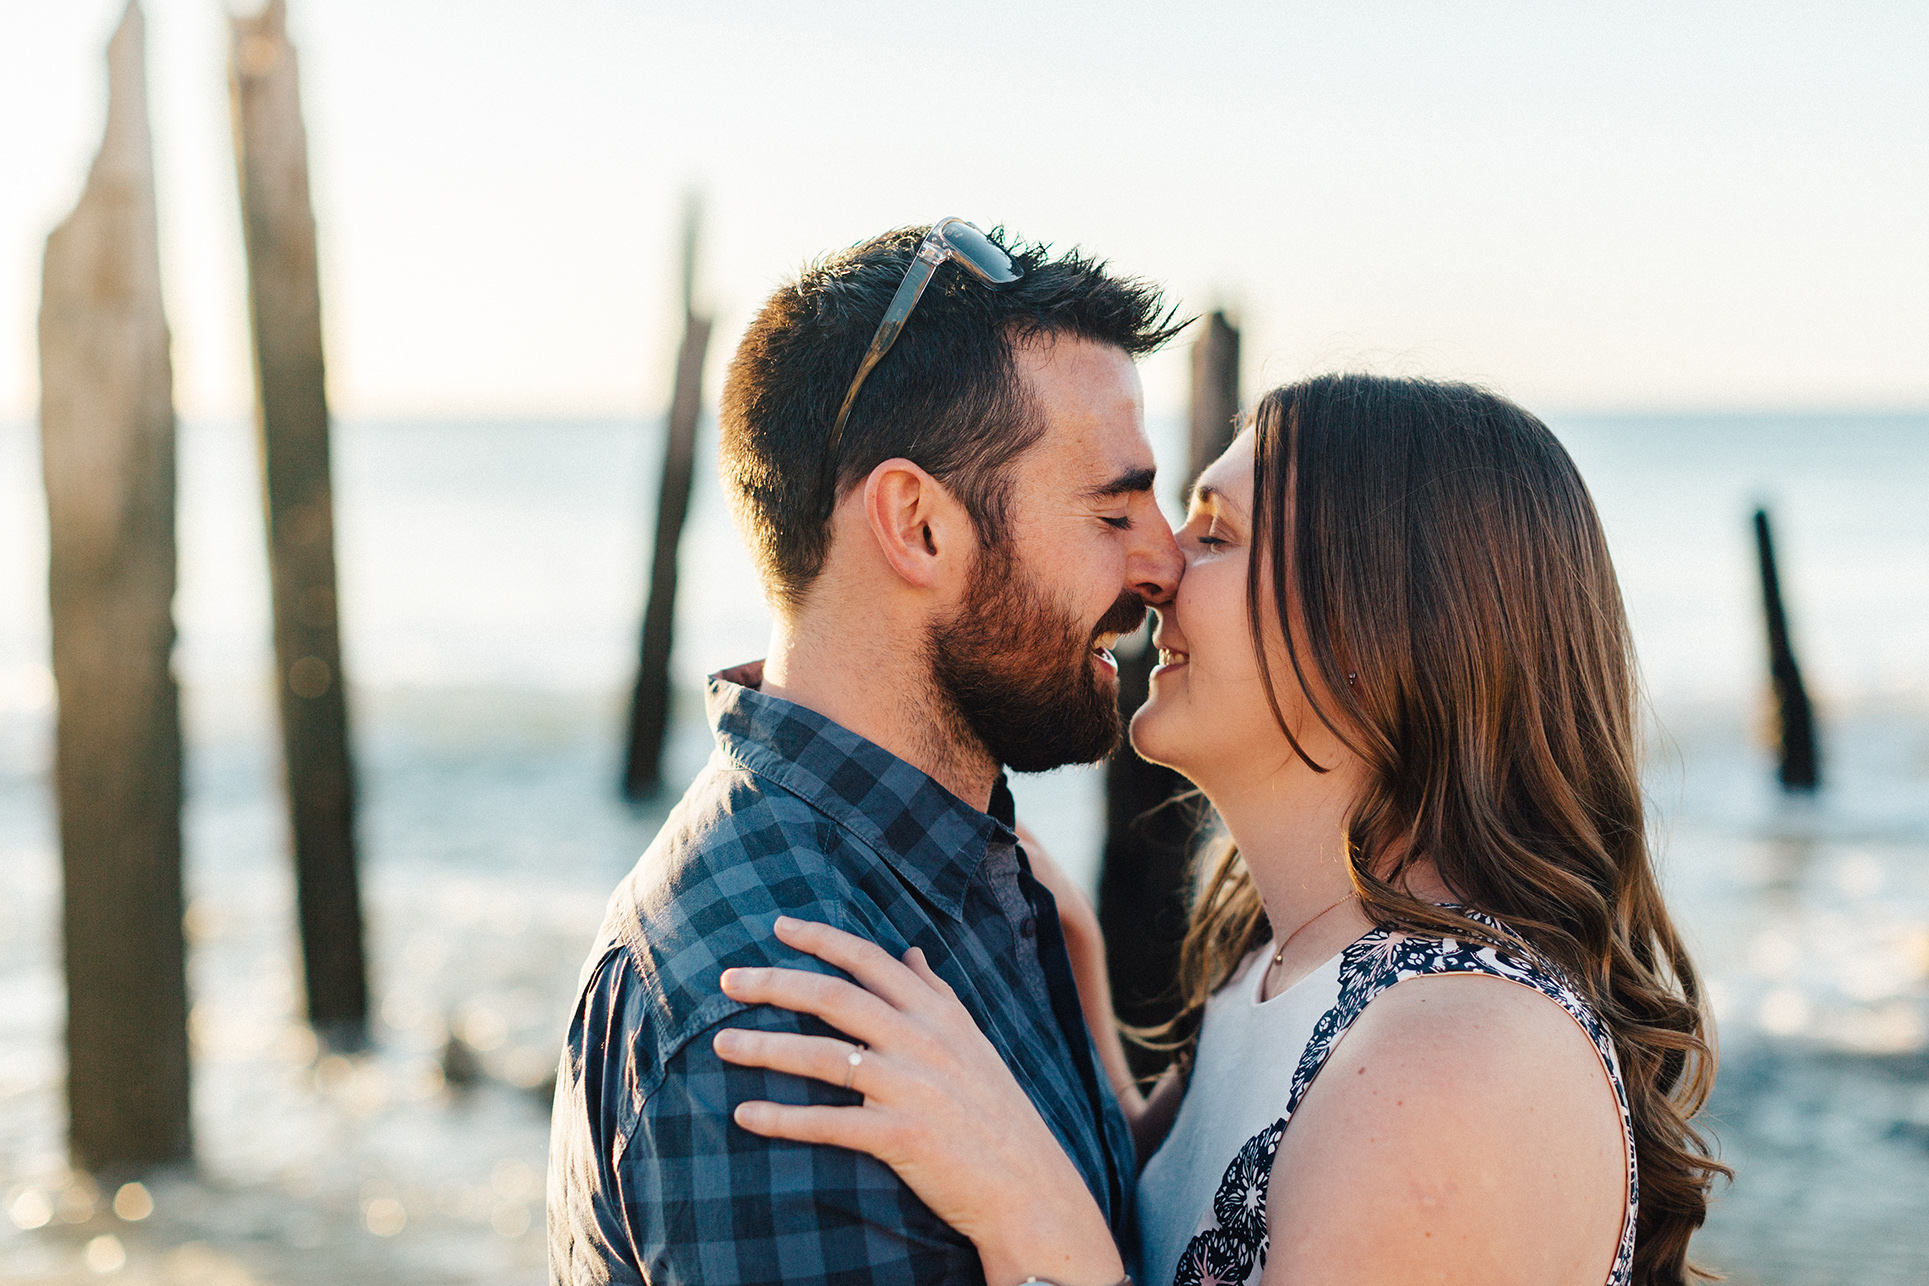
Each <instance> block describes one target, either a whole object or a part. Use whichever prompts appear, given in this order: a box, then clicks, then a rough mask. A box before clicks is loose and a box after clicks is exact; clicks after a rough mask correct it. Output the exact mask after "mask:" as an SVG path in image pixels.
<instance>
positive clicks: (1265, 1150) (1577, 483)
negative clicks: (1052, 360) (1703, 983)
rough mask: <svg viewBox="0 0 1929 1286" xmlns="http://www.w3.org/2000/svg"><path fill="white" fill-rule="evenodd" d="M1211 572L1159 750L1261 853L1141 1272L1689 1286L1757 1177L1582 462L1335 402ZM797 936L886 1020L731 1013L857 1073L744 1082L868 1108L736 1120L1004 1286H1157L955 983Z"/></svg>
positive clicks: (1252, 475)
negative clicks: (852, 1184)
mask: <svg viewBox="0 0 1929 1286" xmlns="http://www.w3.org/2000/svg"><path fill="white" fill-rule="evenodd" d="M1179 541H1180V544H1181V547H1182V548H1183V549H1184V551H1185V553H1186V557H1187V569H1186V574H1185V577H1184V579H1183V581H1182V583H1181V585H1180V587H1179V590H1178V594H1177V598H1176V600H1175V601H1174V602H1173V604H1172V605H1171V606H1170V608H1169V610H1167V611H1165V612H1164V613H1163V614H1162V619H1161V621H1160V624H1159V629H1158V632H1157V634H1156V635H1155V639H1154V641H1155V643H1156V644H1157V646H1158V648H1159V649H1160V660H1161V662H1162V663H1161V665H1160V666H1159V668H1158V669H1157V670H1155V671H1154V672H1153V678H1152V695H1151V699H1150V700H1149V701H1148V702H1147V704H1146V705H1145V706H1144V708H1143V709H1141V710H1140V711H1139V713H1138V715H1137V717H1136V718H1135V719H1134V720H1133V723H1132V741H1133V745H1134V746H1135V747H1136V748H1137V749H1138V750H1139V752H1140V753H1141V754H1142V755H1144V756H1145V757H1146V758H1147V759H1150V760H1153V761H1156V762H1160V763H1165V764H1169V765H1171V766H1172V767H1174V768H1176V769H1178V770H1179V771H1180V772H1182V773H1184V774H1185V775H1186V776H1187V777H1189V778H1190V779H1191V780H1192V781H1193V782H1194V783H1195V784H1197V786H1198V787H1199V789H1200V790H1201V792H1202V793H1203V794H1204V795H1205V796H1206V798H1207V799H1209V800H1210V801H1211V803H1212V804H1213V806H1214V808H1215V810H1216V811H1217V813H1218V816H1219V818H1220V820H1221V821H1222V823H1223V825H1224V828H1225V832H1226V835H1227V837H1228V842H1227V844H1226V845H1225V847H1224V851H1223V852H1222V853H1221V854H1220V855H1219V856H1218V858H1217V860H1216V861H1215V862H1214V863H1213V864H1212V865H1211V867H1210V869H1209V872H1208V874H1207V876H1206V878H1205V879H1204V881H1203V884H1202V889H1203V891H1202V893H1201V896H1200V898H1199V901H1198V905H1197V907H1196V909H1195V912H1194V917H1193V923H1192V926H1191V929H1190V932H1189V935H1188V938H1187V942H1186V948H1185V958H1184V965H1183V976H1182V979H1181V985H1182V988H1183V989H1184V992H1185V995H1186V1007H1185V1010H1184V1012H1183V1013H1182V1014H1181V1015H1180V1017H1179V1019H1178V1020H1177V1021H1176V1022H1175V1023H1174V1024H1173V1027H1172V1029H1171V1031H1170V1033H1169V1034H1170V1036H1171V1037H1172V1038H1173V1039H1174V1040H1175V1041H1176V1048H1177V1052H1178V1055H1179V1057H1178V1061H1177V1063H1176V1065H1175V1069H1174V1071H1173V1072H1170V1073H1168V1074H1167V1076H1166V1077H1165V1078H1163V1079H1162V1080H1161V1081H1160V1082H1159V1083H1158V1085H1157V1086H1156V1087H1155V1088H1154V1090H1153V1091H1152V1093H1151V1095H1150V1096H1149V1098H1141V1097H1140V1095H1139V1094H1138V1092H1137V1091H1136V1089H1135V1088H1134V1087H1133V1086H1131V1085H1130V1084H1129V1083H1124V1082H1125V1080H1126V1078H1125V1077H1124V1076H1123V1074H1122V1073H1118V1072H1115V1075H1114V1079H1115V1081H1118V1082H1120V1083H1119V1084H1118V1085H1117V1088H1118V1090H1119V1093H1120V1097H1121V1100H1122V1102H1124V1104H1125V1106H1126V1109H1127V1112H1128V1114H1129V1115H1130V1116H1131V1117H1132V1118H1133V1120H1134V1131H1135V1135H1136V1136H1137V1137H1138V1139H1139V1142H1140V1155H1141V1156H1149V1157H1150V1160H1149V1162H1148V1163H1147V1164H1146V1165H1145V1167H1144V1169H1143V1171H1142V1173H1141V1176H1140V1182H1139V1212H1140V1213H1139V1220H1140V1227H1141V1244H1140V1246H1139V1247H1138V1248H1137V1251H1138V1255H1137V1262H1138V1264H1139V1270H1140V1272H1141V1273H1142V1275H1143V1276H1144V1277H1145V1279H1146V1280H1147V1281H1149V1282H1155V1283H1161V1284H1163V1283H1165V1282H1175V1283H1185V1284H1188V1286H1189V1284H1190V1283H1194V1282H1203V1281H1212V1282H1217V1283H1231V1282H1254V1283H1257V1282H1260V1281H1261V1280H1262V1279H1263V1280H1265V1281H1268V1282H1288V1281H1290V1282H1293V1283H1296V1284H1297V1283H1307V1282H1329V1281H1330V1282H1348V1283H1360V1282H1389V1283H1390V1282H1412V1281H1420V1280H1428V1281H1433V1280H1441V1281H1453V1282H1482V1283H1497V1282H1535V1283H1549V1284H1550V1286H1598V1284H1599V1283H1602V1282H1607V1283H1610V1284H1611V1286H1620V1284H1621V1283H1627V1282H1639V1283H1660V1282H1668V1283H1674V1282H1682V1281H1684V1280H1687V1279H1689V1278H1690V1277H1691V1276H1692V1274H1693V1270H1692V1269H1691V1268H1690V1267H1689V1266H1688V1265H1687V1262H1686V1251H1687V1244H1688V1239H1689V1236H1690V1235H1691V1234H1692V1232H1693V1231H1694V1229H1695V1228H1696V1227H1698V1226H1699V1225H1700V1223H1701V1221H1702V1218H1703V1215H1704V1212H1705V1208H1706V1199H1707V1188H1708V1184H1709V1182H1710V1180H1711V1178H1712V1176H1713V1175H1714V1174H1715V1173H1718V1172H1721V1171H1722V1167H1721V1166H1720V1165H1719V1164H1718V1163H1716V1162H1714V1161H1713V1160H1711V1159H1710V1158H1709V1156H1708V1155H1707V1154H1706V1152H1705V1151H1704V1149H1703V1145H1702V1141H1701V1138H1700V1137H1699V1135H1698V1134H1697V1133H1696V1131H1695V1130H1694V1128H1693V1126H1692V1125H1691V1124H1690V1120H1689V1118H1690V1117H1691V1116H1692V1114H1693V1113H1694V1111H1695V1110H1696V1109H1697V1108H1698V1107H1699V1106H1700V1104H1701V1102H1702V1100H1703V1098H1704V1096H1705V1094H1706V1091H1707V1087H1708V1085H1709V1083H1710V1081H1711V1080H1712V1077H1713V1058H1712V1053H1711V1050H1710V1045H1709V1040H1708V1035H1707V1031H1706V1027H1705V1019H1704V1017H1703V1015H1702V1012H1701V1009H1700V1004H1699V985H1698V982H1697V978H1696V974H1695V970H1694V967H1693V965H1692V963H1691V962H1690V961H1689V959H1688V956H1687V954H1686V952H1685V951H1684V949H1683V947H1682V944H1681V941H1680V939H1679V938H1678V936H1677V935H1676V932H1675V930H1674V927H1673V925H1672V924H1671V923H1670V920H1669V917H1668V912H1667V909H1666V907H1665V905H1664V904H1663V901H1662V898H1661V894H1660V890H1659V887H1658V885H1657V882H1656V879H1655V874H1654V870H1653V867H1652V865H1651V862H1650V860H1649V855H1648V851H1647V842H1646V838H1645V831H1644V825H1643V818H1642V801H1641V794H1640V783H1639V778H1638V756H1637V752H1636V745H1635V739H1636V730H1635V703H1636V684H1635V675H1634V663H1633V657H1632V654H1631V650H1630V646H1629V640H1628V633H1627V625H1626V621H1625V618H1624V615H1623V611H1622V607H1621V601H1620V594H1619V589H1618V587H1617V585H1616V583H1615V579H1614V573H1613V569H1612V566H1611V565H1610V562H1609V559H1608V553H1607V547H1606V543H1605V540H1604V539H1603V536H1602V533H1601V529H1600V524H1599V520H1598V519H1597V517H1596V515H1595V513H1594V509H1593V505H1592V503H1591V501H1590V500H1589V498H1588V495H1587V491H1586V488H1585V487H1584V486H1583V485H1582V483H1581V480H1580V477H1579V476H1578V474H1577V473H1576V472H1575V469H1574V466H1573V463H1572V461H1571V460H1569V458H1568V456H1567V454H1566V452H1565V451H1564V450H1563V449H1562V448H1561V446H1560V444H1559V443H1558V442H1557V441H1556V440H1555V438H1554V437H1553V435H1552V434H1551V433H1550V432H1549V431H1548V430H1547V428H1546V426H1544V425H1543V424H1541V423H1540V422H1539V421H1538V420H1536V419H1535V418H1534V417H1532V416H1530V415H1528V414H1527V413H1526V412H1524V411H1522V410H1521V409H1519V408H1518V407H1515V406H1514V405H1512V404H1511V403H1508V402H1506V401H1504V400H1503V399H1501V398H1498V397H1495V396H1493V395H1492V394H1489V393H1486V392H1483V391H1481V390H1478V389H1475V388H1471V387H1467V386H1464V385H1457V384H1443V383H1433V382H1427V381H1419V380H1395V379H1384V378H1377V377H1369V376H1358V375H1343V376H1326V377H1322V378H1318V379H1313V380H1309V381H1306V382H1304V383H1301V384H1297V385H1293V386H1290V387H1287V388H1282V389H1278V390H1275V391H1274V392H1272V393H1271V394H1269V395H1268V396H1267V397H1266V398H1265V399H1264V401H1263V402H1262V403H1261V404H1260V406H1259V409H1258V411H1257V412H1256V414H1255V416H1254V420H1253V424H1252V426H1251V427H1250V428H1249V429H1247V430H1246V431H1245V432H1244V433H1242V434H1241V435H1240V437H1239V438H1238V440H1237V441H1236V442H1235V443H1234V444H1233V446H1232V447H1231V448H1230V449H1229V450H1228V451H1227V452H1226V454H1225V455H1224V456H1223V457H1222V458H1221V459H1220V460H1219V461H1218V462H1216V463H1215V464H1214V465H1212V467H1211V468H1209V469H1208V470H1207V471H1206V472H1205V473H1204V474H1203V475H1202V476H1201V477H1200V479H1199V481H1198V484H1197V486H1196V487H1195V490H1194V495H1193V497H1192V501H1191V506H1190V511H1189V513H1188V516H1187V520H1186V524H1185V526H1184V528H1183V529H1182V531H1181V532H1180V533H1179ZM779 932H780V936H782V937H783V938H784V940H785V941H786V942H788V943H790V944H791V945H793V946H796V947H798V948H799V949H801V950H805V951H809V952H811V953H813V954H815V955H818V956H820V957H822V958H823V959H825V960H827V961H829V962H831V963H832V964H835V965H837V966H839V967H840V968H842V969H844V970H846V971H847V972H849V973H850V974H851V975H852V976H853V977H854V978H855V979H856V980H857V982H858V983H859V984H862V986H861V987H860V986H853V985H852V984H850V983H846V982H843V981H841V980H837V979H830V978H826V977H825V976H823V975H816V974H805V973H801V972H797V971H790V970H782V969H760V970H733V971H731V972H730V973H726V974H725V975H724V979H723V985H724V989H725V990H726V991H727V992H728V993H729V994H730V995H732V996H734V997H736V998H738V999H741V1000H744V1001H747V1002H752V1003H767V1004H780V1005H784V1006H786V1007H789V1008H794V1009H803V1010H808V1011H810V1012H813V1013H816V1014H818V1015H819V1016H821V1017H823V1018H825V1019H826V1020H827V1021H829V1022H830V1023H832V1024H833V1025H834V1026H836V1027H837V1028H838V1029H839V1030H840V1031H843V1032H845V1033H847V1034H849V1036H850V1037H851V1038H852V1041H854V1042H858V1044H852V1043H848V1042H844V1041H838V1040H833V1039H830V1038H820V1037H804V1036H774V1035H773V1036H761V1037H757V1036H752V1035H749V1034H747V1033H731V1032H725V1033H723V1034H721V1035H720V1036H719V1037H718V1041H717V1048H718V1051H719V1053H720V1054H722V1056H723V1057H725V1058H727V1059H730V1060H732V1061H735V1062H740V1063H746V1064H752V1065H759V1066H767V1067H772V1068H777V1069H780V1070H785V1071H792V1072H796V1073H798V1074H801V1075H806V1076H814V1077H816V1078H818V1079H821V1080H826V1081H830V1082H833V1083H836V1084H842V1085H850V1086H853V1087H854V1088H856V1089H857V1090H858V1091H860V1092H861V1093H862V1094H863V1095H864V1096H865V1102H864V1104H863V1106H861V1107H811V1108H794V1107H780V1106H778V1105H776V1104H769V1103H746V1104H742V1105H740V1107H739V1108H738V1110H737V1120H738V1122H739V1123H740V1124H741V1125H743V1126H744V1127H745V1128H746V1129H750V1130H753V1131H756V1132H759V1133H764V1134H769V1135H777V1136H781V1137H788V1138H794V1139H800V1140H804V1141H808V1142H820V1143H834V1144H840V1145H843V1146H847V1147H853V1148H858V1149H861V1150H864V1151H867V1152H871V1153H872V1154H874V1155H876V1156H878V1157H879V1158H881V1159H882V1160H884V1161H885V1162H886V1163H887V1164H889V1165H891V1166H892V1167H893V1168H894V1169H895V1170H896V1171H897V1172H898V1174H899V1175H900V1177H902V1178H903V1179H904V1180H905V1181H906V1182H907V1183H908V1184H909V1185H910V1186H911V1187H912V1188H913V1189H914V1190H915V1191H916V1192H917V1193H918V1194H919V1196H920V1197H922V1198H923V1199H924V1200H925V1201H926V1203H927V1204H929V1205H930V1206H931V1207H932V1208H933V1210H935V1211H936V1212H937V1213H938V1214H940V1215H941V1216H942V1217H944V1218H945V1219H946V1220H947V1222H949V1223H951V1224H952V1225H953V1226H954V1227H955V1228H957V1229H958V1230H959V1231H961V1232H963V1233H964V1234H965V1235H967V1236H969V1237H971V1238H972V1240H973V1241H974V1243H975V1244H976V1245H977V1247H978V1249H979V1252H980V1257H981V1259H982V1261H983V1263H984V1267H985V1272H986V1277H987V1279H988V1281H989V1282H991V1283H992V1284H993V1286H1007V1284H1009V1283H1016V1282H1020V1281H1022V1280H1024V1279H1025V1278H1027V1277H1030V1276H1036V1277H1039V1278H1048V1279H1050V1280H1052V1281H1054V1282H1059V1283H1063V1284H1064V1286H1104V1284H1106V1283H1112V1282H1117V1281H1119V1280H1120V1278H1121V1277H1122V1276H1123V1273H1124V1264H1123V1261H1122V1258H1121V1256H1120V1254H1119V1251H1118V1250H1117V1249H1116V1248H1115V1247H1114V1246H1113V1245H1112V1243H1111V1240H1110V1238H1109V1236H1108V1234H1107V1232H1106V1229H1105V1224H1104V1221H1103V1219H1101V1218H1099V1217H1098V1213H1097V1208H1096V1206H1095V1205H1094V1204H1093V1202H1092V1201H1091V1199H1090V1197H1089V1195H1088V1194H1087V1193H1086V1192H1085V1190H1084V1188H1083V1186H1082V1185H1081V1184H1080V1183H1079V1182H1077V1176H1076V1174H1075V1172H1073V1171H1072V1169H1071V1166H1070V1163H1069V1162H1068V1161H1066V1160H1065V1158H1064V1156H1063V1154H1062V1153H1061V1152H1059V1150H1058V1148H1057V1145H1056V1143H1055V1141H1054V1140H1053V1139H1052V1136H1051V1135H1050V1133H1049V1132H1048V1131H1047V1129H1046V1127H1045V1126H1044V1124H1043V1123H1042V1122H1041V1121H1040V1120H1039V1118H1038V1116H1037V1114H1036V1113H1035V1112H1034V1111H1033V1110H1032V1109H1031V1106H1030V1104H1029V1102H1028V1101H1027V1100H1026V1099H1025V1097H1024V1095H1023V1094H1022V1092H1020V1091H1019V1090H1018V1089H1017V1087H1016V1086H1015V1084H1014V1083H1013V1082H1012V1081H1011V1078H1010V1077H1009V1076H1008V1075H1007V1074H1006V1073H1005V1072H1004V1069H1003V1067H1002V1065H1001V1064H999V1062H998V1059H997V1057H996V1055H995V1053H993V1052H992V1050H991V1047H990V1045H989V1044H988V1043H987V1042H986V1041H985V1040H984V1039H983V1037H982V1036H980V1035H979V1034H978V1033H977V1031H976V1030H975V1028H973V1027H972V1026H971V1022H970V1018H969V1015H968V1014H966V1013H965V1011H964V1010H963V1009H962V1007H961V1006H959V1005H958V1003H957V1001H956V1000H955V998H954V997H953V996H952V995H951V993H950V990H949V988H947V987H946V986H945V985H944V983H943V982H942V981H941V980H939V979H938V978H937V976H936V975H935V974H934V973H933V972H932V971H931V970H930V968H929V967H928V965H927V962H926V961H925V960H924V959H923V958H922V956H921V955H919V953H918V952H916V951H915V950H914V951H913V952H912V953H911V954H910V955H909V956H907V957H906V958H905V960H904V961H902V962H899V961H896V960H893V959H891V958H889V957H888V956H887V955H886V954H885V953H884V952H882V951H881V950H879V949H878V948H876V947H874V946H871V945H870V944H868V943H865V942H862V941H861V940H859V939H856V938H853V937H850V936H849V935H846V934H842V933H840V932H838V931H837V930H834V929H831V928H829V927H827V926H822V925H807V924H800V923H794V922H790V923H785V922H780V929H779ZM1074 940H1076V936H1075V935H1074ZM1085 956H1086V958H1085V959H1084V961H1083V962H1082V965H1081V977H1082V979H1084V978H1090V977H1092V976H1093V975H1094V974H1096V973H1097V972H1098V967H1097V964H1096V962H1095V960H1094V958H1093V957H1092V955H1091V953H1090V952H1089V951H1087V952H1086V953H1085ZM1396 984H1397V985H1396ZM1087 999H1088V1005H1089V1003H1090V1000H1091V996H1090V995H1089V994H1088V997H1087ZM1088 1013H1089V1008H1088ZM1094 1028H1095V1035H1096V1036H1097V1038H1098V1040H1099V1042H1100V1045H1101V1048H1102V1049H1103V1050H1104V1051H1105V1052H1106V1054H1107V1059H1106V1061H1107V1063H1108V1066H1111V1067H1114V1068H1119V1067H1122V1062H1123V1060H1122V1058H1120V1057H1119V1055H1118V1053H1117V1045H1116V1036H1115V1035H1113V1034H1112V1029H1111V1026H1110V1024H1109V1023H1103V1022H1099V1023H1095V1024H1094ZM1289 1126H1290V1128H1288V1127H1289Z"/></svg>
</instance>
